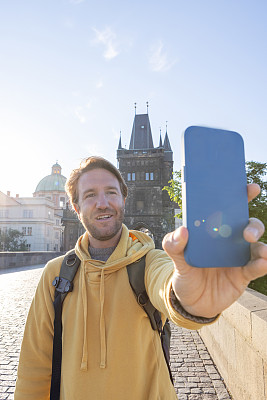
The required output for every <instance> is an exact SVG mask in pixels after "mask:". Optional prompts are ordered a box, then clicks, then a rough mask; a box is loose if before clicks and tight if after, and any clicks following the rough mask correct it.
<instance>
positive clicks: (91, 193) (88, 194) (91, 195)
mask: <svg viewBox="0 0 267 400" xmlns="http://www.w3.org/2000/svg"><path fill="white" fill-rule="evenodd" d="M94 196H95V194H94V193H93V192H88V193H85V195H84V198H85V199H88V198H92V197H94Z"/></svg>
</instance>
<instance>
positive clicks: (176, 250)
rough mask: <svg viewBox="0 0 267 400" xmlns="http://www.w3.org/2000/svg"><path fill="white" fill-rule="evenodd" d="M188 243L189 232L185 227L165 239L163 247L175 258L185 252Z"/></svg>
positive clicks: (169, 234)
mask: <svg viewBox="0 0 267 400" xmlns="http://www.w3.org/2000/svg"><path fill="white" fill-rule="evenodd" d="M187 241H188V230H187V229H186V228H185V227H184V226H181V227H180V228H178V229H176V230H175V231H173V232H170V233H168V234H167V235H166V236H165V237H164V238H163V241H162V247H163V249H164V250H165V251H166V253H168V254H169V256H170V257H172V258H173V257H174V256H175V255H178V254H180V253H181V252H183V251H184V248H185V246H186V244H187Z"/></svg>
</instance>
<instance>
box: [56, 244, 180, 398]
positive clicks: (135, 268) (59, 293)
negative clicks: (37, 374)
mask: <svg viewBox="0 0 267 400" xmlns="http://www.w3.org/2000/svg"><path fill="white" fill-rule="evenodd" d="M80 263H81V260H80V259H79V258H78V257H77V256H76V254H75V251H74V250H71V251H70V252H68V253H67V254H66V256H65V257H64V260H63V262H62V265H61V269H60V273H59V276H57V277H56V278H55V279H54V281H53V286H55V299H54V303H53V304H54V310H55V320H54V339H53V361H52V376H51V388H50V400H59V397H60V379H61V359H62V321H61V316H62V304H63V301H64V299H65V297H66V296H67V294H68V293H69V292H71V291H72V290H73V279H74V277H75V274H76V272H77V270H78V268H79V266H80ZM126 268H127V273H128V277H129V283H130V285H131V288H132V290H133V292H134V294H135V296H136V300H137V302H138V304H139V305H140V306H141V307H142V308H143V309H144V311H145V312H146V314H147V315H148V317H149V320H150V324H151V327H152V329H153V330H157V331H158V333H159V335H160V339H161V345H162V350H163V354H164V357H165V360H166V364H167V367H168V371H169V375H170V379H171V382H172V383H173V378H172V373H171V369H170V337H171V329H170V325H169V321H168V320H166V322H165V324H164V326H163V324H162V320H161V315H160V312H159V311H158V310H157V309H156V308H155V307H154V306H153V305H152V303H151V302H150V300H149V297H148V295H147V292H146V288H145V282H144V277H145V256H143V257H142V258H140V259H139V260H137V261H135V262H134V263H132V264H129V265H127V266H126Z"/></svg>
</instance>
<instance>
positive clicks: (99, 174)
mask: <svg viewBox="0 0 267 400" xmlns="http://www.w3.org/2000/svg"><path fill="white" fill-rule="evenodd" d="M78 198H79V201H78V204H77V205H75V210H76V212H77V213H78V215H79V218H80V220H81V222H82V223H83V225H84V227H85V228H86V230H87V232H88V234H89V239H90V245H91V246H93V247H112V246H116V245H117V243H118V241H119V238H120V235H121V229H122V221H123V218H124V204H125V199H124V198H123V196H122V193H121V189H120V184H119V181H118V179H117V178H116V176H115V175H113V174H112V173H111V172H109V171H107V170H106V169H103V168H97V169H93V170H91V171H88V172H85V173H84V174H82V175H81V177H80V179H79V181H78Z"/></svg>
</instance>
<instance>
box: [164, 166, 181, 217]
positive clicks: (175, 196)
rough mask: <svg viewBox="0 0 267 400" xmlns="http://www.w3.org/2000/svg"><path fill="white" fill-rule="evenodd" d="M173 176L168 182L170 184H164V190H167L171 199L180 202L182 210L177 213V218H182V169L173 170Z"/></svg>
mask: <svg viewBox="0 0 267 400" xmlns="http://www.w3.org/2000/svg"><path fill="white" fill-rule="evenodd" d="M172 175H173V178H172V179H171V180H170V181H169V182H168V183H169V184H170V186H164V188H163V189H162V190H166V191H167V192H168V194H169V197H170V199H171V201H174V202H175V203H177V204H178V206H179V208H180V212H179V213H178V214H176V215H175V217H177V218H182V181H181V171H175V172H173V174H172Z"/></svg>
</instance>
